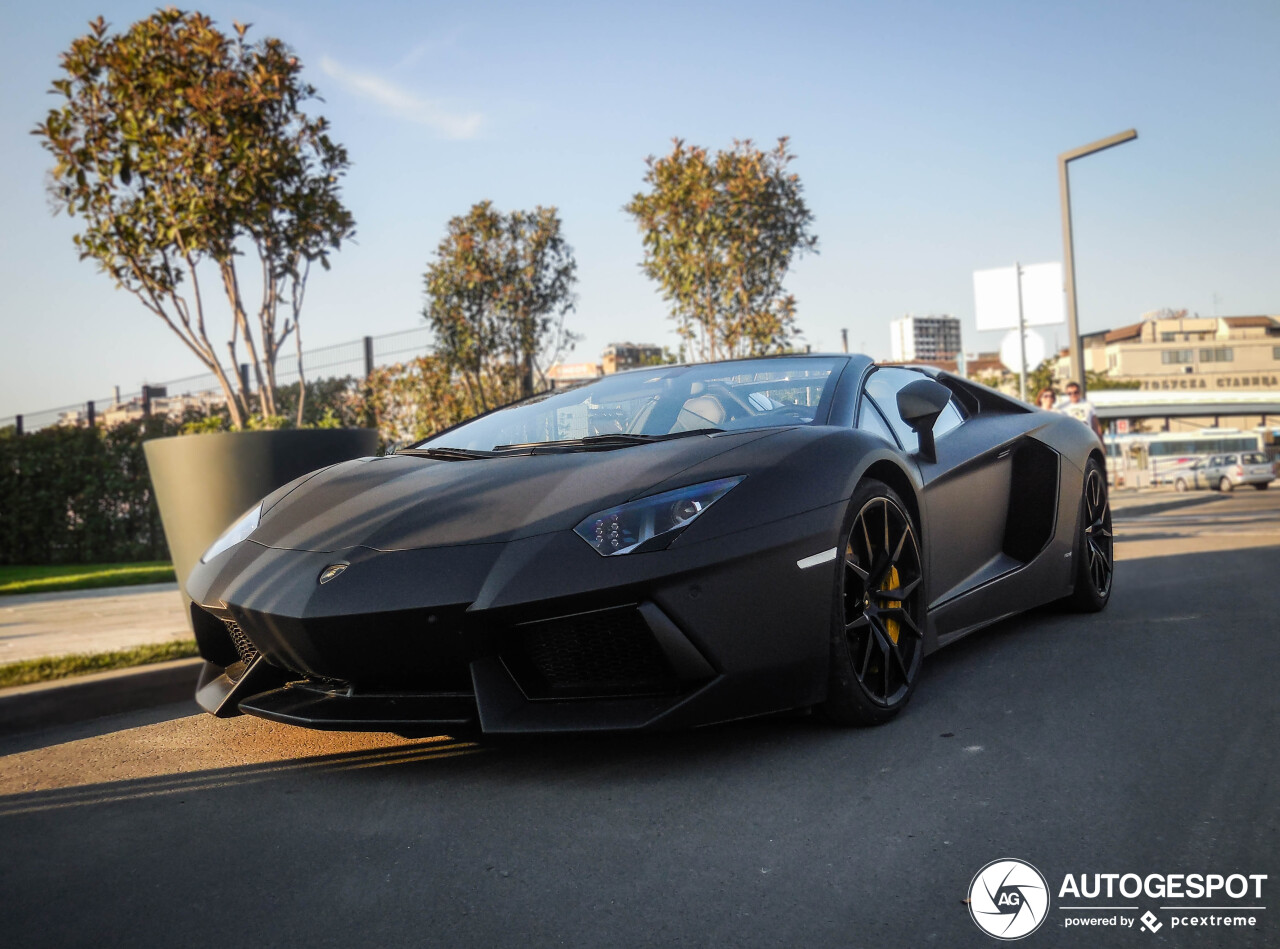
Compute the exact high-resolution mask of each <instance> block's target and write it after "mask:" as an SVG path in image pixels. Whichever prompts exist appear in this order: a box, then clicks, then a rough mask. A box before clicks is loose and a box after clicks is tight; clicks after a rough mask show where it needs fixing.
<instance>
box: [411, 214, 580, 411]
mask: <svg viewBox="0 0 1280 949" xmlns="http://www.w3.org/2000/svg"><path fill="white" fill-rule="evenodd" d="M424 280H425V283H426V295H427V302H426V306H425V307H424V309H423V316H424V317H426V319H427V322H429V323H430V324H431V327H432V329H433V330H434V332H435V336H436V348H437V352H438V353H439V355H440V356H441V358H443V359H444V361H445V364H446V365H447V366H448V367H449V369H450V370H451V371H453V372H455V373H457V374H458V375H459V377H460V378H461V380H462V382H463V385H464V386H465V387H466V390H467V394H468V398H469V400H470V401H471V403H472V404H474V405H475V406H476V407H477V409H478V410H479V411H486V410H488V409H490V408H492V407H493V406H495V405H498V404H501V403H502V402H505V401H508V400H509V399H510V398H512V397H514V395H515V394H516V392H519V394H521V395H526V396H527V395H532V394H533V392H534V390H535V388H537V387H538V385H539V383H541V385H543V386H545V384H546V376H545V371H546V367H547V366H549V365H550V364H551V363H552V362H554V361H555V360H556V359H557V358H558V357H559V356H560V354H561V353H562V352H563V351H564V350H565V348H571V347H572V345H573V343H574V341H575V337H574V335H573V334H572V333H569V332H568V331H567V330H566V329H565V325H564V321H565V317H566V316H567V315H568V314H569V313H570V312H571V311H572V310H573V308H574V303H575V297H574V294H573V287H574V284H575V283H576V282H577V263H576V261H575V260H574V257H573V249H572V248H570V247H569V245H568V243H567V242H566V241H565V239H564V236H563V234H562V233H561V224H560V218H559V216H558V215H557V213H556V209H555V208H553V207H552V208H543V207H537V208H535V209H534V210H533V211H513V212H511V213H510V214H503V213H502V212H500V211H497V210H495V209H494V207H493V205H492V203H491V202H489V201H481V202H479V203H478V204H475V205H473V206H472V208H471V210H470V211H468V212H467V213H466V214H465V215H462V216H459V217H455V218H453V219H452V220H450V221H449V225H448V233H447V234H446V235H445V237H444V239H443V240H442V241H441V242H440V244H439V246H438V247H437V248H436V255H435V260H433V261H431V262H430V263H429V264H428V265H427V271H426V274H425V276H424Z"/></svg>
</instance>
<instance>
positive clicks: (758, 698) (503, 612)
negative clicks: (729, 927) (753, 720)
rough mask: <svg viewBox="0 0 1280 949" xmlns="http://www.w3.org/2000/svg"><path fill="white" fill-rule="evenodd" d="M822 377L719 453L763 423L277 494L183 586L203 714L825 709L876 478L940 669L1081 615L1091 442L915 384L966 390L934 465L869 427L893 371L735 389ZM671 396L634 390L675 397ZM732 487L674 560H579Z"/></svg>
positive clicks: (321, 483) (649, 723) (632, 556)
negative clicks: (865, 501) (889, 498)
mask: <svg viewBox="0 0 1280 949" xmlns="http://www.w3.org/2000/svg"><path fill="white" fill-rule="evenodd" d="M807 358H811V359H820V360H824V361H822V362H817V363H812V365H815V366H820V367H823V372H828V370H829V373H828V375H827V376H826V377H825V379H826V381H825V382H823V383H822V391H821V396H820V397H818V396H817V395H816V394H815V391H816V386H817V385H818V383H813V384H812V386H811V390H810V392H809V394H808V402H809V403H811V404H801V403H800V402H799V401H792V402H785V401H783V400H781V399H780V398H778V397H777V391H776V388H777V386H778V385H781V383H777V384H775V389H774V390H769V391H770V392H772V393H773V394H772V395H769V394H765V393H764V391H763V390H761V394H758V395H757V394H755V393H756V390H757V389H758V388H759V386H756V388H753V387H752V384H745V385H744V386H743V388H742V389H741V392H739V391H737V390H732V391H731V390H730V388H728V387H725V386H721V385H720V383H718V382H714V380H713V383H714V384H712V383H708V384H707V385H705V386H702V387H701V388H699V386H701V385H702V384H700V383H694V384H693V386H692V389H691V390H690V391H692V392H693V393H694V395H691V396H689V398H688V399H687V400H686V401H685V402H684V403H683V407H681V408H680V412H681V417H682V418H683V417H685V415H686V414H687V412H692V411H693V408H690V406H693V407H694V408H697V409H699V410H700V411H707V412H708V414H712V413H711V409H708V408H706V406H708V405H711V407H712V408H714V409H715V411H716V412H723V414H724V416H725V418H724V419H723V424H725V425H732V424H742V423H743V422H744V421H745V422H746V423H750V421H751V417H750V416H751V415H752V414H753V413H758V414H759V415H760V416H761V418H764V419H766V420H767V421H769V422H770V424H769V425H767V427H745V428H742V429H740V430H732V429H731V430H726V431H718V430H716V431H707V432H705V433H704V432H702V431H692V432H690V431H678V430H676V429H673V431H675V432H676V434H678V435H679V436H680V437H674V436H672V437H670V440H655V441H653V443H651V444H650V443H639V444H634V445H628V446H623V447H612V442H609V443H608V448H607V450H605V449H600V450H597V447H598V446H597V445H594V444H592V445H590V450H586V446H587V445H588V444H589V443H590V441H591V440H590V439H587V440H586V441H585V442H582V444H581V445H579V444H578V443H577V442H574V443H572V444H570V443H566V442H555V441H551V442H546V443H545V444H543V443H536V444H532V443H531V445H523V444H518V445H516V446H515V447H514V448H511V449H507V448H504V447H503V446H496V447H497V448H498V452H497V453H496V454H493V453H490V454H489V455H485V456H480V457H475V458H470V457H465V456H461V455H460V456H459V457H458V458H457V459H456V460H452V459H450V460H447V459H449V456H448V455H447V454H446V453H440V454H441V457H426V456H424V453H414V454H397V455H392V456H389V457H384V458H374V459H360V460H358V461H353V462H347V463H345V464H342V465H337V466H334V467H332V468H328V469H324V470H322V471H320V472H315V473H313V474H312V475H309V476H307V477H305V478H302V479H298V481H296V482H293V483H292V484H290V485H286V486H285V487H284V488H281V489H280V490H279V491H277V492H275V493H273V494H272V495H271V496H269V497H268V498H267V499H265V500H264V504H263V505H262V508H261V511H260V522H259V523H258V526H257V527H256V529H254V530H253V532H252V533H251V534H250V535H249V538H248V539H247V540H244V541H243V542H240V543H237V544H235V545H233V546H231V547H230V548H229V549H226V550H224V551H221V552H219V553H217V554H216V555H214V556H211V557H209V559H208V562H202V563H201V564H200V565H199V566H198V567H197V568H196V569H195V570H194V571H193V573H192V574H191V576H190V577H189V579H188V581H187V592H188V594H189V595H190V596H191V598H192V600H193V605H192V613H193V623H194V626H195V628H196V634H197V640H198V642H199V645H200V649H201V653H202V655H203V656H204V657H205V659H206V660H207V663H206V669H205V675H204V676H203V677H202V682H201V687H200V692H199V694H198V697H199V699H200V701H201V704H202V705H204V707H205V708H207V709H209V710H210V711H214V712H216V713H217V714H221V715H227V714H236V713H238V712H242V711H243V712H250V713H253V714H257V715H261V716H264V717H267V718H271V719H274V720H277V721H283V722H291V723H296V724H305V725H310V726H314V727H321V728H337V729H384V730H395V731H400V732H403V733H415V732H420V731H430V730H433V729H439V730H451V729H458V728H463V727H473V728H474V727H478V728H481V729H483V730H484V731H485V732H519V731H557V730H574V731H578V730H596V729H606V730H628V729H643V728H658V727H662V728H669V727H686V726H691V725H700V724H707V723H711V722H717V721H723V720H727V719H733V718H738V717H743V716H749V715H758V714H764V713H768V712H772V711H777V710H782V709H788V708H796V707H804V706H810V705H814V704H816V703H819V702H821V701H822V700H823V697H824V693H825V690H826V688H827V682H828V676H829V663H830V661H831V660H830V656H831V638H832V622H833V620H832V617H833V611H834V608H835V602H834V601H835V593H834V591H835V590H836V588H837V583H838V578H839V571H840V570H841V569H842V566H841V564H842V558H841V557H838V556H836V555H835V554H834V553H832V551H833V549H835V548H838V547H839V545H841V544H842V543H843V541H842V537H843V536H845V535H844V534H842V531H844V532H847V523H848V517H849V510H848V506H849V499H850V497H851V496H852V495H853V493H854V491H855V489H856V488H857V487H858V485H859V484H860V483H862V482H863V481H864V480H865V479H868V478H874V479H876V480H878V481H882V482H884V483H886V484H888V485H890V486H891V487H892V488H893V490H894V491H896V492H897V493H898V495H899V496H901V497H902V498H903V499H904V501H905V502H906V503H907V505H908V506H909V507H910V508H911V514H912V516H913V517H914V519H915V520H916V522H917V524H918V525H919V533H920V536H921V539H922V546H923V554H924V559H925V562H926V563H927V564H928V571H927V574H928V589H927V596H928V603H929V611H928V624H927V629H926V630H925V637H926V638H925V648H926V651H928V650H931V649H933V648H936V647H937V646H938V645H941V644H944V643H946V642H948V641H951V640H953V639H955V638H958V637H959V636H962V635H964V634H966V633H968V632H971V631H973V630H975V629H977V628H979V627H981V626H984V625H986V624H988V623H990V622H993V621H995V620H996V619H999V618H1002V617H1004V616H1008V615H1010V614H1012V613H1016V612H1019V611H1021V610H1025V609H1028V608H1030V607H1033V606H1035V605H1038V604H1040V603H1044V602H1047V601H1050V600H1054V599H1057V598H1059V597H1062V596H1065V595H1067V594H1069V593H1070V592H1071V590H1072V584H1073V577H1074V575H1075V574H1074V569H1073V562H1072V552H1073V550H1074V549H1075V545H1076V536H1077V533H1078V530H1079V524H1078V517H1079V513H1078V512H1079V506H1080V498H1081V482H1082V476H1083V472H1084V469H1085V464H1086V461H1087V459H1088V457H1089V456H1090V455H1091V454H1096V455H1097V456H1099V457H1101V446H1100V445H1099V443H1098V442H1097V440H1096V438H1094V437H1093V435H1092V433H1091V432H1090V431H1089V430H1088V429H1087V428H1086V427H1085V426H1083V425H1080V423H1078V422H1077V421H1075V420H1074V419H1070V418H1066V417H1064V416H1057V415H1052V414H1048V413H1044V412H1038V411H1035V410H1032V409H1030V408H1029V407H1027V406H1025V405H1023V404H1022V403H1019V402H1016V401H1015V400H1012V399H1008V398H1006V397H1004V396H1002V395H1000V394H999V393H996V392H994V391H992V390H989V389H985V388H984V387H981V386H976V385H974V384H973V383H970V382H968V381H966V380H963V379H959V378H956V377H953V376H949V375H947V374H946V373H941V372H939V371H937V370H932V369H924V368H922V369H912V370H908V371H911V372H915V373H916V374H917V377H918V378H926V377H927V378H932V379H934V380H935V381H937V382H940V383H941V384H942V385H944V386H946V387H947V389H948V390H950V392H951V393H952V395H953V398H952V401H953V402H954V403H955V407H954V411H955V417H956V418H957V419H960V421H958V423H956V424H954V427H952V428H951V429H950V430H949V431H946V432H945V433H944V434H942V435H941V436H940V437H939V438H938V439H937V443H936V454H935V456H933V457H926V456H925V455H922V454H921V453H920V452H918V451H913V450H911V448H910V446H903V445H901V444H899V443H898V442H897V441H896V440H895V439H894V437H893V436H892V435H890V434H888V433H887V432H884V431H878V432H877V431H873V430H870V429H869V428H868V427H867V426H865V425H859V424H858V421H859V417H860V416H859V413H860V412H861V411H863V408H862V406H863V403H864V401H865V400H867V399H868V398H869V396H868V395H867V382H868V379H869V378H871V375H872V374H873V373H874V372H876V371H878V370H877V367H875V366H874V365H873V364H872V363H871V361H870V360H868V359H867V358H866V357H861V356H836V357H833V356H825V357H787V359H788V360H789V361H787V362H785V363H782V362H780V363H777V364H774V363H770V361H769V360H758V361H751V362H748V363H741V364H735V363H725V364H718V365H720V366H725V367H729V369H726V370H724V371H726V372H728V371H730V370H732V371H734V372H739V371H740V374H739V375H737V376H734V377H733V378H734V379H735V380H738V379H741V378H746V379H748V380H749V379H750V378H751V376H750V373H748V372H747V370H759V367H760V366H761V365H762V364H763V365H765V366H766V368H767V367H769V366H772V365H785V366H788V367H796V366H799V367H801V369H803V367H805V366H808V365H811V364H810V363H804V362H803V360H804V359H807ZM680 368H681V367H676V369H672V370H668V369H666V367H663V368H662V369H654V370H637V371H636V372H639V373H646V372H647V373H650V374H651V375H653V376H654V378H658V379H661V378H663V377H662V376H661V374H662V373H663V372H670V373H673V374H674V375H675V378H676V379H677V381H678V380H679V378H680V377H679V373H678V370H680ZM796 371H797V372H800V371H799V370H796ZM800 374H801V375H803V373H802V372H800ZM619 375H620V376H623V375H630V374H619ZM788 378H789V377H788ZM882 378H887V377H882ZM640 382H644V383H645V384H651V380H649V379H648V378H647V377H646V379H643V380H640V379H637V384H640ZM613 385H614V386H615V388H617V387H620V386H625V385H626V380H622V381H619V382H615V383H613ZM717 386H719V388H717ZM788 391H790V390H788ZM699 400H701V401H699ZM712 403H714V405H712ZM570 408H574V407H573V406H571V407H570ZM883 408H884V407H883V406H881V409H883ZM574 410H575V411H576V408H575V409H574ZM557 411H564V412H566V413H569V414H572V413H570V412H569V410H568V409H565V410H559V409H557ZM735 413H736V416H735ZM498 415H499V416H500V413H498ZM672 417H673V418H674V417H675V416H674V414H673V415H672ZM793 417H794V418H793ZM487 418H490V419H492V418H494V416H489V417H487ZM557 418H558V417H557ZM698 418H699V419H701V418H702V416H700V415H699V416H698ZM570 421H571V422H572V421H573V420H572V419H571V420H570ZM499 422H501V418H498V420H497V421H496V422H489V423H487V424H490V425H496V424H498V423H499ZM557 424H559V422H557ZM574 424H577V423H576V422H575V423H574ZM593 424H594V422H593ZM665 424H666V423H664V426H665ZM707 427H708V428H712V427H713V426H711V425H708V426H707ZM468 431H469V430H468V429H467V428H466V426H465V425H464V426H462V427H461V428H459V429H455V430H452V432H454V433H458V434H454V435H450V434H449V433H445V434H446V436H449V438H445V437H444V436H441V437H440V438H439V439H432V440H428V442H426V443H424V445H423V446H421V448H422V449H430V448H431V447H432V445H433V443H436V442H437V441H445V442H447V441H449V440H450V439H452V440H453V442H454V443H457V442H459V440H460V439H462V438H465V437H466V436H467V432H468ZM686 436H687V437H686ZM579 441H581V440H579ZM566 446H567V447H566ZM486 447H487V446H486ZM580 448H581V449H582V450H579V449H580ZM449 450H451V451H454V452H459V453H460V452H463V451H466V450H469V449H465V448H462V447H455V448H451V449H449ZM504 452H505V453H504ZM725 479H730V480H732V479H739V480H736V481H735V482H734V484H735V486H734V487H732V489H731V490H728V491H727V493H724V494H723V496H721V497H719V498H718V499H717V500H715V501H714V503H711V504H710V505H708V506H707V507H706V508H705V510H701V509H699V510H700V513H698V514H697V515H696V516H695V517H694V518H693V519H692V520H690V521H689V522H688V523H687V524H685V525H684V526H683V529H680V530H673V531H672V532H671V534H670V535H669V540H668V539H667V537H666V536H664V537H662V538H660V539H659V540H660V543H659V542H658V541H650V542H648V544H647V545H646V546H644V547H643V548H638V549H637V550H636V551H635V552H631V553H623V554H621V555H613V556H602V554H601V552H599V551H598V550H596V549H593V546H592V543H591V542H589V540H588V539H586V538H585V536H584V535H583V534H581V533H577V532H575V528H578V529H579V530H580V531H581V530H582V529H583V528H582V525H583V524H589V523H590V518H591V517H592V516H593V515H595V514H596V513H597V512H604V511H609V510H613V509H619V508H620V507H621V506H624V505H626V504H627V503H628V502H635V501H637V500H642V499H645V498H650V497H652V496H654V495H661V494H663V493H664V492H667V491H671V490H675V489H683V488H687V487H688V486H697V485H703V484H709V483H718V482H721V481H724V480H725ZM655 543H659V546H658V547H654V549H650V547H651V546H652V545H653V544H655ZM823 558H826V559H823ZM330 568H332V570H331V569H330ZM327 572H328V573H332V574H333V576H332V577H331V578H327V579H326V581H325V582H321V576H322V574H326V573H327Z"/></svg>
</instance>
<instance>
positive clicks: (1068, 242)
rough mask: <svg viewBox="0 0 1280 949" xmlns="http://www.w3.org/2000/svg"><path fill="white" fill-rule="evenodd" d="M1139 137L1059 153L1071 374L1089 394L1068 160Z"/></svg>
mask: <svg viewBox="0 0 1280 949" xmlns="http://www.w3.org/2000/svg"><path fill="white" fill-rule="evenodd" d="M1137 137H1138V133H1137V131H1136V130H1134V129H1129V131H1127V132H1121V133H1119V134H1118V135H1112V136H1111V137H1110V138H1103V139H1099V140H1098V141H1096V142H1091V143H1089V144H1088V145H1081V146H1080V147H1079V148H1073V149H1072V150H1071V151H1069V152H1063V153H1062V154H1061V155H1059V156H1058V193H1059V195H1060V196H1061V198H1062V253H1063V268H1062V269H1063V274H1064V275H1065V277H1066V282H1067V287H1066V290H1067V339H1068V340H1069V342H1070V345H1071V378H1072V379H1074V380H1076V381H1077V382H1079V383H1080V394H1081V395H1082V396H1086V395H1087V393H1088V388H1087V387H1086V385H1085V373H1084V359H1083V355H1082V353H1081V352H1080V327H1079V325H1078V323H1077V322H1076V260H1075V249H1074V247H1073V244H1072V238H1071V185H1070V182H1069V181H1068V179H1067V163H1068V162H1073V161H1075V160H1076V159H1077V158H1083V157H1084V156H1085V155H1092V154H1093V153H1094V152H1100V151H1103V150H1105V149H1108V148H1111V147H1112V146H1115V145H1123V144H1124V143H1125V142H1131V141H1133V140H1134V139H1135V138H1137Z"/></svg>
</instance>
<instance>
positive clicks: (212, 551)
mask: <svg viewBox="0 0 1280 949" xmlns="http://www.w3.org/2000/svg"><path fill="white" fill-rule="evenodd" d="M261 519H262V502H261V501H259V502H258V503H257V504H255V505H254V506H253V507H251V508H250V509H249V510H248V511H246V512H245V513H244V514H243V515H241V516H240V518H239V520H237V521H236V522H235V523H234V524H232V525H231V526H230V527H228V528H227V529H226V530H225V531H223V532H222V536H221V537H219V538H218V539H217V540H215V541H214V542H213V543H212V544H210V545H209V549H208V550H206V551H205V552H204V554H203V556H201V558H200V562H201V563H208V562H209V561H210V560H212V559H213V558H214V557H216V556H218V554H220V553H222V552H223V551H224V550H226V549H228V548H230V547H234V546H235V545H236V544H238V543H240V541H242V540H244V539H245V538H246V537H248V536H249V535H250V534H252V533H253V532H254V530H256V529H257V527H258V521H259V520H261Z"/></svg>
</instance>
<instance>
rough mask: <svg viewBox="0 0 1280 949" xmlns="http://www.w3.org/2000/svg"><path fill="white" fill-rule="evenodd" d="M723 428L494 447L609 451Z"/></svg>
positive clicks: (496, 447)
mask: <svg viewBox="0 0 1280 949" xmlns="http://www.w3.org/2000/svg"><path fill="white" fill-rule="evenodd" d="M723 431H724V429H722V428H695V429H692V430H690V431H687V432H668V433H667V434H666V435H632V434H628V433H627V432H614V433H612V434H609V435H588V436H586V437H585V438H565V439H562V440H560V441H556V442H523V443H521V444H518V445H494V446H493V450H494V451H495V452H509V451H517V450H521V451H530V450H532V451H533V452H535V453H537V452H539V451H541V450H543V449H548V450H550V451H573V450H574V449H579V448H585V449H587V450H588V451H608V450H610V449H613V448H626V447H628V446H629V445H648V444H651V443H652V442H665V441H670V440H671V439H673V438H688V437H689V436H690V435H710V434H713V433H715V432H723Z"/></svg>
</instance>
